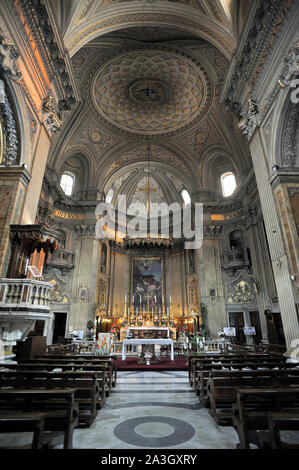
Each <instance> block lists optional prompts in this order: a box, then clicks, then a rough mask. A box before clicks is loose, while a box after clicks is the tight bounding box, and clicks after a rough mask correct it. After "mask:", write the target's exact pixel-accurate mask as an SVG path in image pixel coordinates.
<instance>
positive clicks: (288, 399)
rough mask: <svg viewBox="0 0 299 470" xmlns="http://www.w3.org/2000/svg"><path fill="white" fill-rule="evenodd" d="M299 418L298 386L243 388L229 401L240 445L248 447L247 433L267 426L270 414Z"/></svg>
mask: <svg viewBox="0 0 299 470" xmlns="http://www.w3.org/2000/svg"><path fill="white" fill-rule="evenodd" d="M291 417H296V418H299V388H293V389H288V388H282V389H281V388H276V389H260V390H252V389H242V390H239V391H238V392H237V400H236V403H234V404H233V405H232V420H233V427H234V428H235V429H236V431H237V433H238V436H239V441H240V444H239V445H238V446H237V447H239V448H241V449H249V448H250V435H249V433H250V432H252V431H254V432H257V431H265V430H268V429H269V418H275V419H285V418H291Z"/></svg>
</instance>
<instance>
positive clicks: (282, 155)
mask: <svg viewBox="0 0 299 470" xmlns="http://www.w3.org/2000/svg"><path fill="white" fill-rule="evenodd" d="M292 92H293V89H288V90H281V91H280V94H279V96H278V98H277V102H276V107H275V110H274V111H273V115H272V126H271V139H270V152H269V153H270V159H269V162H268V164H269V171H270V172H271V171H272V167H273V166H274V165H278V166H279V167H280V166H282V167H299V155H298V142H299V137H298V133H299V124H298V122H299V107H298V104H294V103H292V100H291V93H292Z"/></svg>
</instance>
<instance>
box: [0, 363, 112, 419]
mask: <svg viewBox="0 0 299 470" xmlns="http://www.w3.org/2000/svg"><path fill="white" fill-rule="evenodd" d="M104 380H105V378H104V373H102V376H101V379H100V380H99V377H98V373H97V372H87V371H85V372H72V371H71V372H70V371H67V372H43V371H8V372H4V371H0V389H17V388H19V389H31V390H33V389H34V390H35V389H39V390H41V389H45V390H51V389H56V390H58V389H67V388H73V389H75V390H76V393H75V400H76V402H77V403H78V404H79V425H81V426H90V424H91V423H92V422H93V420H94V419H95V417H96V415H97V404H98V401H99V400H101V399H100V397H99V382H100V381H101V382H102V383H103V382H104ZM100 403H101V404H102V400H101V401H100Z"/></svg>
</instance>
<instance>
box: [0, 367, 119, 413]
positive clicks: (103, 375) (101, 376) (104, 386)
mask: <svg viewBox="0 0 299 470" xmlns="http://www.w3.org/2000/svg"><path fill="white" fill-rule="evenodd" d="M1 366H3V367H4V368H5V369H8V370H14V371H22V372H24V371H35V372H50V373H51V375H52V374H53V373H55V372H56V371H55V369H56V370H57V372H58V370H59V372H92V373H96V374H97V382H98V389H99V395H98V398H97V402H96V405H97V409H101V408H102V406H103V405H104V403H105V402H106V396H107V394H108V393H109V390H110V388H111V383H110V382H111V380H110V379H111V374H110V373H111V371H108V372H110V373H109V375H108V376H107V366H106V365H103V364H97V365H91V366H90V365H84V367H82V365H81V364H80V365H78V364H70V363H69V364H64V363H51V364H47V363H42V364H40V363H38V362H36V363H29V364H27V363H22V364H0V373H1V372H2V371H1ZM53 371H54V372H53ZM59 372H58V373H59Z"/></svg>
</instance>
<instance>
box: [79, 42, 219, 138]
mask: <svg viewBox="0 0 299 470" xmlns="http://www.w3.org/2000/svg"><path fill="white" fill-rule="evenodd" d="M86 90H87V91H86V94H87V101H88V102H89V104H90V109H91V111H92V112H93V114H95V115H96V116H97V117H100V118H101V120H102V121H103V122H104V123H106V125H107V124H108V126H109V125H110V126H113V127H116V128H117V129H119V130H122V131H124V132H126V133H129V134H134V135H135V136H142V137H144V136H162V135H169V134H170V135H172V134H175V133H177V132H178V131H181V130H183V129H185V128H186V127H189V126H190V125H192V124H193V121H194V120H198V119H201V118H202V117H203V115H205V114H206V113H207V112H208V110H209V108H210V105H211V102H212V85H211V82H210V80H209V77H208V75H207V73H206V71H205V70H204V69H203V68H202V66H201V64H199V63H197V62H196V60H195V59H194V58H190V57H189V56H188V55H186V54H179V53H178V52H177V51H175V52H173V51H171V50H161V48H160V49H157V50H155V49H153V48H151V49H147V48H146V49H141V50H131V51H126V52H123V53H119V55H116V56H115V57H113V58H112V59H111V57H110V59H108V60H106V61H104V60H102V61H101V62H98V63H97V64H93V66H92V69H91V70H90V71H89V73H88V79H87V81H86Z"/></svg>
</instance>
